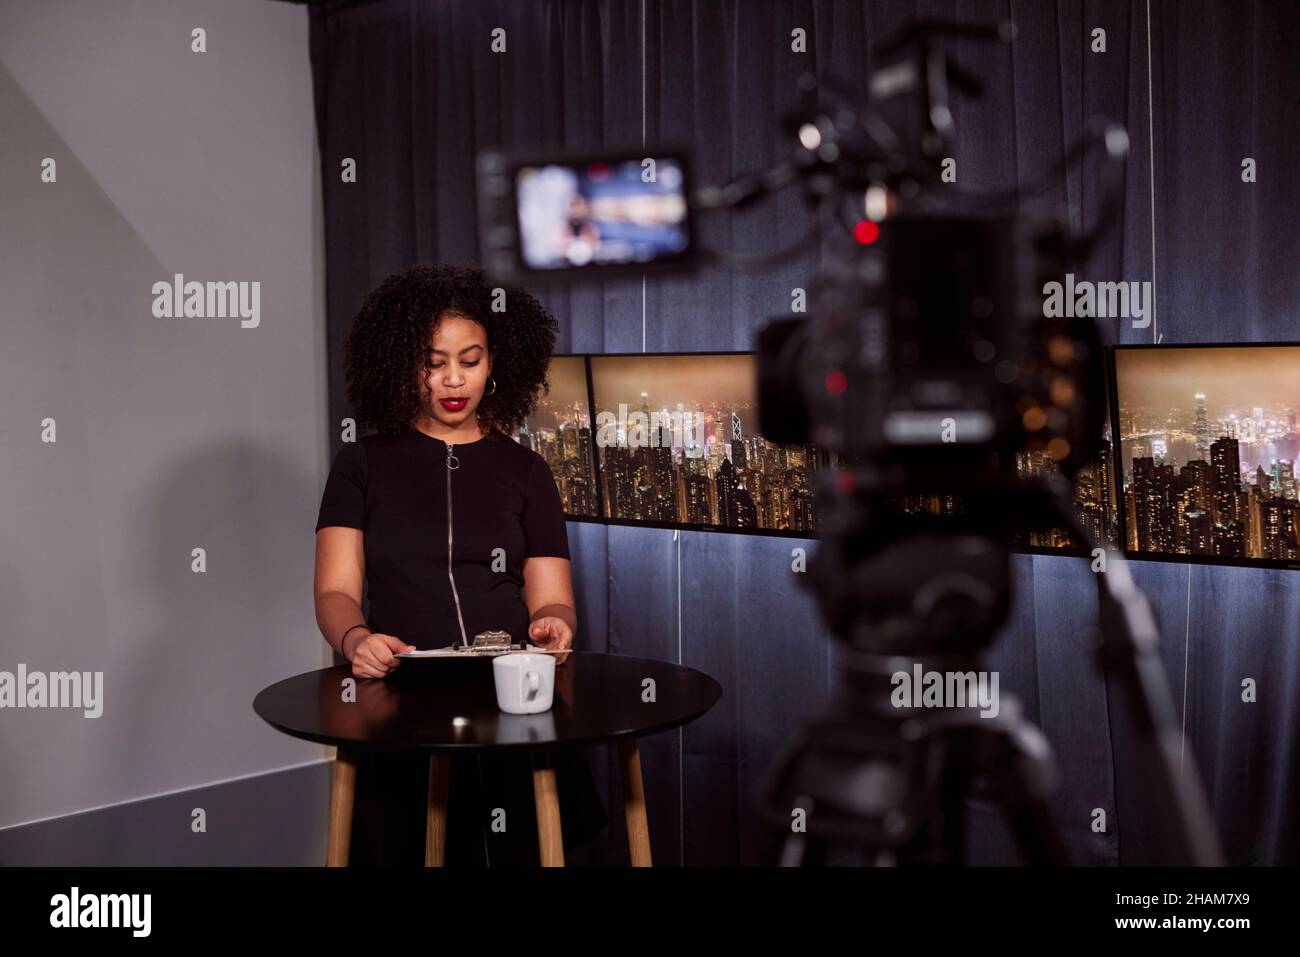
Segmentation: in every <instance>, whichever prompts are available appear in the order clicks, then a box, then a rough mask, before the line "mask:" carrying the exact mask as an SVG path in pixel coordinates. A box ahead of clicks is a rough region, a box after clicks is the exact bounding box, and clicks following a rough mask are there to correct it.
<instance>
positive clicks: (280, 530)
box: [0, 0, 330, 828]
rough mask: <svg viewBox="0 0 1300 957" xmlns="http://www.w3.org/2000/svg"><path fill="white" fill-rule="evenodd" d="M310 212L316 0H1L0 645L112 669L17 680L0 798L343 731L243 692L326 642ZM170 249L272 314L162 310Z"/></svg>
mask: <svg viewBox="0 0 1300 957" xmlns="http://www.w3.org/2000/svg"><path fill="white" fill-rule="evenodd" d="M195 27H203V28H205V29H206V31H207V38H206V39H207V52H205V53H195V52H192V51H191V30H192V29H194V28H195ZM45 157H52V158H54V159H55V160H56V161H57V182H55V183H43V182H42V181H41V162H42V160H43V158H45ZM321 237H322V227H321V214H320V186H319V175H318V162H317V151H316V139H315V124H314V115H313V106H312V91H311V73H310V63H309V57H308V31H307V12H306V10H305V8H303V7H300V6H295V5H290V4H286V3H275V2H267V0H221V2H216V0H208V2H199V0H131V2H123V0H118V2H113V3H105V2H97V0H13V2H9V0H6V2H2V3H0V331H2V333H3V335H2V337H0V409H2V413H0V671H9V672H14V671H16V669H17V667H18V665H19V663H20V662H21V663H23V664H25V665H26V666H27V668H28V669H29V670H34V671H46V672H49V671H60V670H77V671H102V672H103V673H104V691H103V715H102V716H101V717H99V718H97V719H89V718H86V717H83V715H82V712H81V711H79V710H74V711H69V710H55V709H41V710H31V709H21V710H15V709H9V708H0V768H2V769H3V771H2V772H0V828H3V827H7V826H13V825H17V824H21V823H25V822H29V821H33V820H38V819H44V818H49V817H54V816H59V815H64V814H68V813H72V812H75V811H79V810H85V809H89V808H92V807H99V806H104V805H109V804H115V803H118V802H122V801H128V800H131V799H135V798H140V797H145V796H149V795H153V794H158V793H161V792H165V791H170V790H175V789H183V788H190V787H197V786H200V785H203V784H206V783H210V782H214V781H218V780H223V779H228V778H231V777H236V776H240V775H246V774H253V773H259V772H264V771H269V770H273V769H277V768H280V767H284V766H287V765H292V764H298V763H302V762H305V761H312V760H317V759H319V758H321V757H324V756H326V755H327V754H328V753H330V752H329V751H328V750H327V749H324V748H321V747H319V746H316V745H311V744H308V743H306V742H300V741H296V740H294V739H291V738H288V737H286V736H284V735H282V734H279V733H278V732H275V731H273V730H272V729H271V728H270V727H268V726H267V725H265V724H264V723H263V722H262V721H261V720H260V719H259V718H257V717H256V716H255V715H254V714H253V711H252V707H251V703H252V700H253V697H254V695H255V694H256V693H257V692H258V691H259V690H260V689H261V688H263V687H264V686H266V685H268V684H270V683H272V682H274V681H276V680H279V679H281V678H284V677H288V676H290V675H293V674H297V673H299V672H303V671H308V670H311V669H314V668H318V667H321V666H322V665H324V664H328V663H329V660H330V659H329V655H328V652H327V649H326V647H325V645H324V642H323V641H322V639H321V638H320V635H319V633H318V632H317V630H316V627H315V622H314V618H313V612H312V600H311V586H312V554H313V538H314V536H313V528H314V524H315V516H316V508H317V505H318V504H319V496H320V490H321V487H322V483H323V481H324V476H325V473H326V471H327V468H328V464H329V463H328V460H327V455H328V449H327V446H326V442H325V425H324V419H325V341H324V329H325V325H324V283H323V279H324V266H323V256H322V248H321V246H322V238H321ZM178 272H179V273H183V274H185V276H186V278H187V279H195V280H200V281H209V280H222V281H225V280H231V281H249V282H251V281H258V282H260V283H261V304H260V305H261V316H260V324H259V325H258V326H257V327H256V328H242V327H241V324H240V321H239V320H238V319H237V318H225V319H222V318H214V319H201V318H189V319H164V318H156V317H155V316H154V315H153V312H152V304H153V298H154V297H153V293H152V291H151V287H152V285H153V284H154V283H155V282H158V281H170V280H171V277H172V275H173V274H174V273H178ZM46 417H49V418H52V419H54V420H56V422H57V442H55V443H53V444H47V443H44V442H42V426H41V423H42V420H43V419H45V418H46ZM195 547H202V548H204V549H206V552H207V571H206V573H204V574H196V573H194V572H193V571H192V570H191V549H193V548H195Z"/></svg>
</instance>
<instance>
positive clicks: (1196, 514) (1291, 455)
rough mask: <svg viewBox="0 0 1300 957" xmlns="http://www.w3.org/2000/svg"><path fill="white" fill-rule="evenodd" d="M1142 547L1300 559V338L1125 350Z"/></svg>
mask: <svg viewBox="0 0 1300 957" xmlns="http://www.w3.org/2000/svg"><path fill="white" fill-rule="evenodd" d="M1115 369H1116V382H1117V390H1118V397H1119V429H1120V454H1121V477H1122V483H1123V495H1124V507H1125V511H1126V516H1127V522H1126V526H1127V527H1126V538H1127V541H1126V546H1127V548H1128V549H1129V550H1130V551H1133V552H1139V553H1141V552H1149V553H1153V554H1161V555H1189V556H1205V557H1208V558H1212V559H1215V560H1224V559H1227V560H1237V561H1251V560H1255V561H1273V562H1292V561H1297V560H1300V500H1298V499H1297V487H1296V476H1295V462H1296V456H1297V453H1300V431H1298V430H1297V423H1296V415H1297V413H1296V410H1297V409H1298V408H1300V346H1254V347H1247V346H1237V347H1232V346H1214V347H1201V348H1180V347H1169V346H1164V347H1160V348H1151V349H1123V348H1120V349H1117V350H1116V352H1115Z"/></svg>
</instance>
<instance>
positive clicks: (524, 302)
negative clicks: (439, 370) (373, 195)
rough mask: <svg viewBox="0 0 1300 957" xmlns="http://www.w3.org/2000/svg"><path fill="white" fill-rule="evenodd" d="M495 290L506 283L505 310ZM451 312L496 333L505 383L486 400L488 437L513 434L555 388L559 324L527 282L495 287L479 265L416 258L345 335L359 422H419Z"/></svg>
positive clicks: (491, 345)
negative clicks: (426, 380)
mask: <svg viewBox="0 0 1300 957" xmlns="http://www.w3.org/2000/svg"><path fill="white" fill-rule="evenodd" d="M494 288H502V289H504V307H505V311H503V312H494V311H493V309H492V306H493V298H494V297H493V290H494ZM444 314H452V315H460V316H464V317H465V318H467V319H472V320H474V321H475V322H477V323H478V324H479V325H481V326H483V327H484V329H486V331H487V340H488V352H489V353H490V354H491V356H492V381H493V382H494V383H496V389H495V390H494V391H492V392H490V393H486V392H485V393H484V394H483V398H482V400H481V401H480V402H479V406H478V421H479V425H480V426H481V427H482V429H483V431H484V434H485V435H487V436H489V437H491V436H493V434H494V433H499V434H503V435H505V436H510V435H512V434H513V433H514V431H515V430H516V429H517V428H518V427H519V426H520V425H521V424H522V423H523V421H524V419H525V418H527V416H528V415H529V414H530V413H532V411H533V410H534V409H535V408H536V406H537V401H538V399H539V398H540V396H541V395H542V394H546V393H549V392H550V382H549V381H547V378H546V370H547V367H548V365H549V364H550V360H551V352H552V350H553V349H554V348H555V337H556V334H557V332H558V326H557V325H556V322H555V319H554V317H552V316H551V314H550V313H549V312H547V311H546V308H545V307H544V306H542V304H541V303H539V302H538V301H537V300H536V299H534V298H533V297H532V296H531V295H529V294H528V293H527V292H525V291H524V290H522V289H516V288H510V287H495V286H494V285H493V284H491V283H489V282H488V280H487V277H486V276H485V275H484V273H483V270H482V269H480V268H479V267H477V266H455V265H417V266H412V267H410V268H409V269H406V270H404V271H402V272H399V273H395V274H393V275H392V276H389V277H388V278H387V279H385V280H384V281H383V282H382V283H380V284H379V286H378V287H377V288H375V289H374V290H373V291H372V292H371V293H370V294H369V295H368V296H366V298H365V301H364V302H363V303H362V304H361V310H360V311H359V312H358V313H357V315H356V318H355V319H353V321H352V327H351V329H350V330H349V331H348V334H347V337H346V339H344V342H343V374H344V380H345V382H346V392H347V397H348V401H349V402H350V403H351V404H352V410H353V412H354V413H355V414H356V417H357V425H358V427H359V428H361V429H362V430H374V431H375V432H378V433H379V434H380V435H385V436H391V435H396V434H398V433H400V432H402V431H403V430H405V429H406V428H408V427H410V426H411V425H412V424H413V423H414V422H415V420H416V418H417V416H418V415H419V413H420V410H421V402H420V386H419V383H420V382H421V381H423V377H424V376H426V375H427V374H428V372H429V368H430V366H429V359H430V356H429V340H430V338H431V336H432V335H433V332H434V330H435V329H436V327H437V323H438V322H439V320H440V317H442V316H443V315H444ZM539 389H540V390H542V391H541V392H540V393H539ZM498 437H499V435H498Z"/></svg>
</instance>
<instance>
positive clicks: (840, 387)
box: [826, 372, 849, 395]
mask: <svg viewBox="0 0 1300 957" xmlns="http://www.w3.org/2000/svg"><path fill="white" fill-rule="evenodd" d="M848 387H849V380H848V377H847V376H846V375H845V374H844V373H843V372H828V373H827V374H826V391H827V392H829V393H830V394H831V395H839V394H840V393H841V392H843V391H844V390H845V389H847V388H848Z"/></svg>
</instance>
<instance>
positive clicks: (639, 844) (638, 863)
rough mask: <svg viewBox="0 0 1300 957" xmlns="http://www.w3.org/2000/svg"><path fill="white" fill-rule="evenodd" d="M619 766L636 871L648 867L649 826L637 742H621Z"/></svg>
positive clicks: (630, 853) (628, 847) (619, 745)
mask: <svg viewBox="0 0 1300 957" xmlns="http://www.w3.org/2000/svg"><path fill="white" fill-rule="evenodd" d="M618 763H619V766H620V767H621V768H622V772H623V810H624V813H625V815H626V817H627V850H628V854H629V856H630V857H631V860H632V866H633V867H649V866H650V823H649V821H648V820H647V819H646V813H645V782H644V781H642V779H641V751H640V750H639V749H638V748H637V744H636V738H624V739H622V740H620V741H619V743H618Z"/></svg>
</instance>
